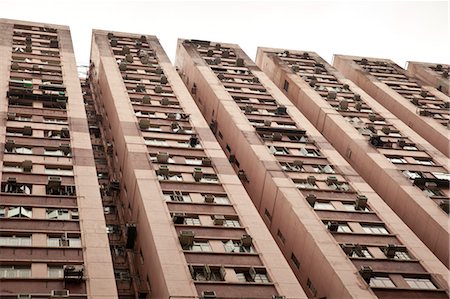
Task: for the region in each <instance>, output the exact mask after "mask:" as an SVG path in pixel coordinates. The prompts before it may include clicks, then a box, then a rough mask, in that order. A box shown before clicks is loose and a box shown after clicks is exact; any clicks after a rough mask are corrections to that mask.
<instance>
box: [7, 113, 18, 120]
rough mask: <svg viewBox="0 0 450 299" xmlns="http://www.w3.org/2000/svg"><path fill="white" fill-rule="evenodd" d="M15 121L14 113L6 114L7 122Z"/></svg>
mask: <svg viewBox="0 0 450 299" xmlns="http://www.w3.org/2000/svg"><path fill="white" fill-rule="evenodd" d="M15 119H16V113H15V112H8V120H15Z"/></svg>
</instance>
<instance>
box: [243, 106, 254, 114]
mask: <svg viewBox="0 0 450 299" xmlns="http://www.w3.org/2000/svg"><path fill="white" fill-rule="evenodd" d="M253 110H254V109H253V106H252V105H245V112H246V113H252V111H253Z"/></svg>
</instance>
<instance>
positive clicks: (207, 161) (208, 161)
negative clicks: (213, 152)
mask: <svg viewBox="0 0 450 299" xmlns="http://www.w3.org/2000/svg"><path fill="white" fill-rule="evenodd" d="M211 163H212V162H211V159H210V158H208V157H203V158H202V165H203V166H211Z"/></svg>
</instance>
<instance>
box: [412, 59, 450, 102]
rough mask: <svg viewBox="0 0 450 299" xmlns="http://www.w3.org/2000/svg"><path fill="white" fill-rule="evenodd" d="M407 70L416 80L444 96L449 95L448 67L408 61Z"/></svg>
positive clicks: (449, 70)
mask: <svg viewBox="0 0 450 299" xmlns="http://www.w3.org/2000/svg"><path fill="white" fill-rule="evenodd" d="M407 69H408V72H409V73H410V74H412V75H413V76H414V77H416V78H417V79H419V80H421V81H423V82H425V83H427V84H429V85H430V86H433V87H434V88H436V89H437V90H439V91H441V92H443V93H444V94H446V95H448V94H449V92H450V91H449V90H450V89H449V85H450V79H449V78H448V73H449V72H450V65H448V64H439V63H427V62H416V61H408V68H407ZM447 105H448V104H447ZM446 108H450V107H446Z"/></svg>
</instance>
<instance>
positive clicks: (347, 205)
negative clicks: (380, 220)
mask: <svg viewBox="0 0 450 299" xmlns="http://www.w3.org/2000/svg"><path fill="white" fill-rule="evenodd" d="M342 205H343V206H344V208H345V210H347V211H363V212H368V211H370V210H369V208H368V207H367V206H366V207H365V208H364V209H363V208H362V207H360V208H359V209H356V205H355V203H353V202H352V203H351V202H343V203H342Z"/></svg>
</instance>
